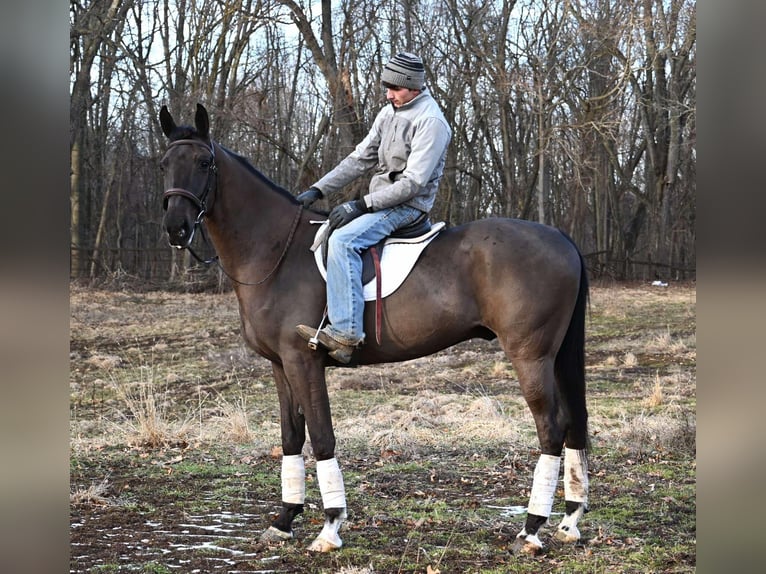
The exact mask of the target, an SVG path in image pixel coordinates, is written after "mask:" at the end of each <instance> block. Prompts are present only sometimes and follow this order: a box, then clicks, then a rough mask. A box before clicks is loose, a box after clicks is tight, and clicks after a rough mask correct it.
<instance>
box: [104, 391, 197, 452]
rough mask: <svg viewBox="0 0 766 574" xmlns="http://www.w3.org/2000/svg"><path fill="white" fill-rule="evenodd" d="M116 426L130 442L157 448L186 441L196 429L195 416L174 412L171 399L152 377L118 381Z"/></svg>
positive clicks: (128, 442)
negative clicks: (132, 380) (133, 380)
mask: <svg viewBox="0 0 766 574" xmlns="http://www.w3.org/2000/svg"><path fill="white" fill-rule="evenodd" d="M117 390H118V398H119V399H120V400H121V403H122V406H123V407H124V410H123V409H119V410H118V416H119V418H120V419H121V421H122V422H121V423H120V424H118V425H117V429H118V431H119V432H120V434H121V435H122V436H123V438H124V440H125V441H126V442H127V444H129V445H133V446H142V447H149V448H158V447H162V446H167V445H174V444H179V443H184V442H186V441H187V440H188V439H189V438H190V436H191V433H192V431H193V419H192V418H191V417H189V418H186V419H182V420H179V419H176V418H173V416H172V415H171V407H172V401H171V400H170V399H169V397H168V396H167V390H163V389H162V388H161V387H160V386H158V385H156V384H155V382H154V380H153V379H152V378H150V379H149V380H147V381H143V382H139V383H133V384H122V385H118V387H117Z"/></svg>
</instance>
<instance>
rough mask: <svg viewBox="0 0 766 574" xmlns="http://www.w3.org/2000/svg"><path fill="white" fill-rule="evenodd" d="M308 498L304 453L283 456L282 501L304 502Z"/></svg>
mask: <svg viewBox="0 0 766 574" xmlns="http://www.w3.org/2000/svg"><path fill="white" fill-rule="evenodd" d="M305 500H306V465H305V463H304V462H303V455H302V454H294V455H289V456H283V457H282V502H287V503H288V504H303V502H304V501H305Z"/></svg>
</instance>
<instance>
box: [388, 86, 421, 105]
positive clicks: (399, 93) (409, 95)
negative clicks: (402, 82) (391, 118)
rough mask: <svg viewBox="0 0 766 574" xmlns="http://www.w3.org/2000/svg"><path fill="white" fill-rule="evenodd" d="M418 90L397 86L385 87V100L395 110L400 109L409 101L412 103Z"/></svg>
mask: <svg viewBox="0 0 766 574" xmlns="http://www.w3.org/2000/svg"><path fill="white" fill-rule="evenodd" d="M419 93H420V90H411V89H409V88H402V87H399V86H391V87H386V99H387V100H388V101H389V102H391V103H392V104H393V105H394V107H395V108H400V107H402V106H403V105H404V104H406V103H407V102H409V101H412V100H413V99H414V98H415V96H417V95H418V94H419Z"/></svg>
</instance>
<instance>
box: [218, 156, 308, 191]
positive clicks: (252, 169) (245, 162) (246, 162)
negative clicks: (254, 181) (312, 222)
mask: <svg viewBox="0 0 766 574" xmlns="http://www.w3.org/2000/svg"><path fill="white" fill-rule="evenodd" d="M218 146H219V147H220V148H221V149H223V150H224V151H225V152H226V153H227V154H229V155H230V156H231V157H233V158H234V159H236V160H237V161H238V162H239V163H241V164H242V166H243V167H244V168H245V169H247V171H249V172H250V173H252V174H253V175H254V176H255V177H257V178H258V179H260V180H261V181H263V182H264V183H265V184H266V185H268V186H269V187H270V188H271V189H273V190H274V191H276V192H277V193H281V194H283V195H286V196H288V197H289V198H290V199H292V200H293V201H294V202H295V203H297V200H296V199H295V197H294V196H293V194H292V193H290V192H289V191H287V190H286V189H285V188H284V187H282V186H281V185H279V184H277V183H274V182H273V181H272V180H271V179H269V178H268V177H267V176H265V175H264V174H263V173H261V172H260V171H259V170H258V169H257V168H256V167H255V166H254V165H253V164H252V163H250V160H249V159H247V158H246V157H245V156H243V155H240V154H238V153H237V152H234V151H231V150H230V149H229V148H227V147H226V146H224V145H221V144H220V143H219V144H218Z"/></svg>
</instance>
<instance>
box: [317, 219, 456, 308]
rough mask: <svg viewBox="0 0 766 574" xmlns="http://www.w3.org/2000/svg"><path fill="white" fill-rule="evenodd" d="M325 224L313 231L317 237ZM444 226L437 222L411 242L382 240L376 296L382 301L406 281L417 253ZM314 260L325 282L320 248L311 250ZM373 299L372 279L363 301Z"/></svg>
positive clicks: (374, 292)
mask: <svg viewBox="0 0 766 574" xmlns="http://www.w3.org/2000/svg"><path fill="white" fill-rule="evenodd" d="M328 225H329V222H328V221H325V222H324V223H323V224H322V225H320V227H319V230H318V231H317V237H319V236H320V235H321V234H322V233H323V232H324V231H325V227H326V226H328ZM446 225H447V224H446V223H444V222H443V221H440V222H439V223H434V224H433V225H432V226H431V231H429V232H427V233H425V234H424V235H421V236H419V237H413V238H411V239H404V238H401V237H391V238H389V239H387V240H386V244H385V249H383V256H382V257H381V258H380V276H381V286H380V291H381V293H380V295H381V297H382V298H384V297H388V296H389V295H391V294H392V293H393V292H394V291H396V290H397V289H398V288H399V286H400V285H401V284H402V283H403V282H404V280H405V279H406V278H407V275H409V274H410V271H412V268H413V267H414V266H415V263H416V262H417V260H418V257H420V254H421V253H422V252H423V250H424V249H425V248H426V246H427V245H428V244H429V243H431V241H433V239H434V237H436V236H437V235H438V234H439V232H440V231H441V230H442V229H444V227H445V226H446ZM315 245H316V244H315ZM314 259H315V260H316V264H317V267H318V268H319V273H321V275H322V279H324V280H325V281H327V269H326V268H325V265H324V261H323V260H322V249H321V248H317V249H315V250H314ZM376 298H377V292H376V287H375V279H373V280H372V281H370V282H368V283H367V284H366V285H365V286H364V300H365V301H374V300H375V299H376Z"/></svg>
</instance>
